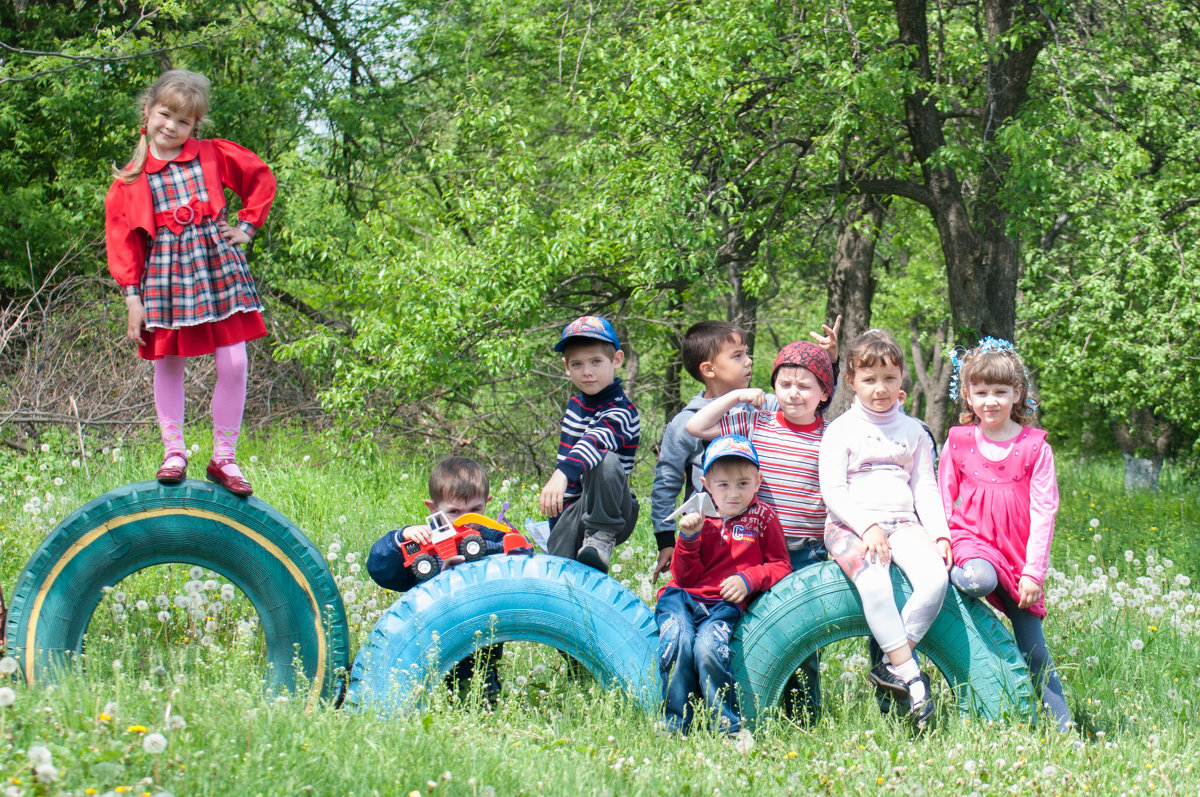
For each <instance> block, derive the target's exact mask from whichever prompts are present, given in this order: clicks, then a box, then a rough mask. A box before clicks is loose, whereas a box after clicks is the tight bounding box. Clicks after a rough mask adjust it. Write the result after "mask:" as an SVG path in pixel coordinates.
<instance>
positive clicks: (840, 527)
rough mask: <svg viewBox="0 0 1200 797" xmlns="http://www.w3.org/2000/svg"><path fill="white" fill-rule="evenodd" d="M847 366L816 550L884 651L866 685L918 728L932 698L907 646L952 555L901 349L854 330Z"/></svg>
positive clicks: (917, 636) (924, 623) (824, 472)
mask: <svg viewBox="0 0 1200 797" xmlns="http://www.w3.org/2000/svg"><path fill="white" fill-rule="evenodd" d="M846 367H847V377H848V378H849V382H850V387H851V389H852V390H853V391H854V404H853V405H852V406H851V407H850V409H849V410H847V411H846V413H845V414H843V415H841V416H840V417H838V418H837V419H836V420H834V421H833V423H831V424H830V425H829V428H828V429H826V431H825V437H824V438H823V440H822V441H821V453H820V479H821V495H822V497H823V498H824V499H825V505H826V506H827V507H828V509H829V519H828V521H827V522H826V526H825V547H826V548H827V549H828V550H829V555H830V556H831V557H832V558H833V559H835V560H836V561H837V563H838V564H839V565H840V566H841V568H842V570H843V571H844V572H845V573H846V575H847V577H849V579H850V580H851V581H852V582H853V583H854V586H855V588H857V589H858V591H859V594H860V595H861V596H862V602H863V614H864V615H866V619H867V624H868V625H869V626H870V628H871V634H872V635H873V636H874V637H875V641H876V642H878V643H879V646H880V648H882V649H883V652H884V654H885V660H884V661H882V662H880V663H879V664H878V665H876V666H875V667H874V668H872V669H871V672H870V679H871V681H872V682H874V683H875V684H876V685H877V686H879V687H880V688H882V689H885V690H888V691H890V692H892V693H893V694H895V695H896V697H898V698H900V699H903V700H907V701H908V702H909V706H910V710H909V719H910V720H911V721H912V722H913V723H914V724H915V725H916V726H918V727H923V726H924V725H925V723H926V722H927V721H928V719H929V717H930V716H931V715H932V714H933V710H934V702H933V697H932V695H931V693H930V688H929V676H928V675H924V674H922V673H921V670H920V665H919V664H918V662H917V658H916V656H915V655H914V654H913V651H914V649H915V648H916V645H917V643H918V642H920V641H921V638H922V637H923V636H924V635H925V632H926V631H928V630H929V627H930V626H931V625H932V624H933V621H934V619H935V618H936V617H937V613H938V611H940V610H941V608H942V600H943V598H945V595H946V584H947V576H946V571H947V570H948V569H949V567H950V565H951V561H952V560H951V554H950V530H949V528H948V527H947V525H946V515H945V512H944V510H943V508H942V501H941V497H940V495H939V494H938V488H937V477H936V476H935V475H934V471H933V444H932V442H931V441H930V439H929V435H927V434H926V433H925V430H924V428H922V426H921V424H920V423H919V422H917V421H916V420H915V419H913V418H910V417H908V416H907V415H905V414H904V413H902V412H901V411H900V403H899V397H900V391H901V380H902V379H903V376H904V353H903V352H902V351H901V349H900V346H899V345H898V344H897V343H896V341H895V339H894V338H893V337H892V336H891V335H890V334H888V333H887V332H884V331H883V330H879V329H871V330H867V331H866V332H864V333H862V334H861V335H859V336H858V338H856V339H855V340H854V342H853V343H852V344H851V346H850V351H849V354H848V356H847V357H846ZM935 540H936V542H935ZM893 562H894V563H895V564H896V565H897V566H898V567H899V568H900V569H901V570H902V571H904V574H905V575H906V576H907V577H908V580H909V583H911V584H912V588H913V592H912V595H911V596H910V597H909V599H908V601H907V602H905V604H904V609H903V611H901V610H900V609H899V608H898V607H897V606H896V600H895V598H894V596H893V594H892V581H891V576H890V575H889V572H888V566H889V565H890V564H891V563H893Z"/></svg>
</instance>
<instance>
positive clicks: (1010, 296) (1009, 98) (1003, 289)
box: [895, 0, 1047, 340]
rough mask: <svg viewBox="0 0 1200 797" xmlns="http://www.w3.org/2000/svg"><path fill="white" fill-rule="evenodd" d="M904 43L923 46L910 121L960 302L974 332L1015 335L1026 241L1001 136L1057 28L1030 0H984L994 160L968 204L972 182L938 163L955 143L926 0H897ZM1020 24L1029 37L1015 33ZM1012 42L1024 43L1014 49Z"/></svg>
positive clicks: (916, 59) (989, 146) (958, 315)
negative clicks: (1011, 229) (1012, 204)
mask: <svg viewBox="0 0 1200 797" xmlns="http://www.w3.org/2000/svg"><path fill="white" fill-rule="evenodd" d="M895 7H896V20H897V23H898V25H899V31H900V36H899V42H900V43H901V44H902V45H904V46H907V47H911V48H913V53H914V55H913V60H912V61H911V63H910V68H911V69H912V70H913V71H914V72H916V73H917V74H918V75H919V77H920V81H919V82H918V83H917V85H918V86H920V88H917V89H916V90H914V91H913V92H911V93H910V94H908V95H907V96H906V97H905V102H904V104H905V126H906V127H907V129H908V135H909V141H910V143H911V145H912V152H913V156H914V158H915V160H916V162H917V163H918V164H920V166H921V173H922V176H923V178H924V186H923V188H924V189H925V190H924V191H923V192H919V193H921V194H923V196H922V197H921V201H922V202H924V204H925V205H926V207H928V209H929V212H930V214H931V215H932V216H933V220H934V223H935V224H936V225H937V229H938V236H939V239H940V241H941V246H942V253H943V256H944V257H945V260H946V277H947V282H948V287H949V296H950V310H951V313H952V315H953V318H954V323H955V326H956V328H957V329H958V330H961V331H963V332H965V333H966V334H967V335H969V336H972V337H974V336H976V335H994V336H996V337H1002V338H1006V339H1008V340H1012V338H1013V333H1014V331H1015V328H1016V297H1017V276H1018V274H1019V270H1020V249H1019V246H1018V242H1017V239H1016V238H1015V237H1013V236H1011V235H1010V234H1009V233H1008V231H1007V227H1008V220H1009V213H1008V210H1007V206H1006V202H1005V197H1006V195H1007V192H1008V191H1009V186H1008V178H1009V168H1010V167H1011V158H1010V157H1009V156H1008V155H1007V154H1006V153H1005V152H1004V150H1003V147H1001V146H999V145H997V143H996V139H997V134H998V132H999V130H1000V128H1001V127H1003V126H1004V124H1005V123H1006V122H1008V121H1010V120H1012V119H1013V118H1015V117H1016V115H1017V113H1018V111H1019V110H1020V109H1021V106H1022V105H1023V104H1024V102H1025V100H1026V99H1027V98H1028V87H1029V81H1030V78H1031V77H1032V74H1033V67H1034V65H1035V64H1036V62H1037V57H1038V54H1039V53H1040V52H1041V49H1042V45H1043V43H1044V41H1045V36H1046V31H1047V27H1046V25H1045V23H1044V19H1043V17H1042V15H1041V13H1040V11H1039V9H1038V7H1037V6H1036V5H1034V4H1033V3H1028V2H1021V1H1020V0H983V10H984V17H985V20H986V27H987V38H988V44H989V47H990V51H991V52H992V53H993V55H992V56H990V60H989V63H988V70H987V95H986V96H987V100H986V102H985V104H984V107H983V109H982V117H981V118H982V119H983V120H984V121H983V129H982V130H981V134H982V147H983V155H984V159H985V161H986V166H985V168H983V169H982V170H980V172H979V174H978V175H975V177H974V179H975V181H976V182H977V184H978V186H979V190H978V193H977V195H976V197H975V199H974V201H973V202H972V203H971V208H970V209H968V205H967V202H966V199H965V197H964V196H963V191H962V184H963V183H962V180H961V179H960V178H959V175H958V174H957V172H956V170H955V169H954V167H953V166H950V165H940V166H934V165H931V164H933V163H935V162H936V160H935V155H936V153H937V151H938V150H939V149H941V148H942V147H944V146H945V143H946V141H945V136H944V133H943V129H942V118H941V114H940V112H939V110H938V105H937V97H935V96H933V95H931V94H930V92H929V91H928V90H927V89H926V88H924V86H926V85H930V84H932V83H933V82H934V79H935V76H934V74H933V70H932V68H931V65H930V57H929V30H928V20H927V18H926V12H927V8H926V3H925V0H895ZM1015 29H1019V30H1020V35H1017V36H1012V35H1011V34H1012V32H1013V31H1014V30H1015ZM1011 41H1015V42H1017V43H1018V45H1019V46H1018V47H1016V48H1014V47H1013V46H1012V44H1011V43H1010V42H1011ZM972 213H973V214H974V221H973V220H972Z"/></svg>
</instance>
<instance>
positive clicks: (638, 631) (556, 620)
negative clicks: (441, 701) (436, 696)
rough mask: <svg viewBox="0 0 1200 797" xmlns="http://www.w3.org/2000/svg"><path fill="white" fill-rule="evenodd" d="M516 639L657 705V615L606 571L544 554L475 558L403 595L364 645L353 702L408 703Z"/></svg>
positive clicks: (387, 707)
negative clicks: (479, 652) (476, 656)
mask: <svg viewBox="0 0 1200 797" xmlns="http://www.w3.org/2000/svg"><path fill="white" fill-rule="evenodd" d="M508 641H525V642H538V643H541V644H544V645H549V646H550V647H553V648H557V649H558V650H561V651H563V652H565V653H568V654H570V655H571V656H573V657H574V658H575V659H578V660H579V661H580V662H581V663H582V664H583V665H584V666H585V667H587V669H588V670H589V671H590V672H591V673H592V674H593V675H595V676H596V677H597V678H598V679H600V680H601V681H602V682H603V683H604V684H605V685H607V686H615V687H621V688H624V689H626V690H628V691H629V692H630V693H631V694H632V695H634V697H635V698H636V699H637V700H638V701H639V702H641V703H642V704H643V705H645V706H646V708H647V709H651V708H653V707H655V706H657V704H658V700H659V696H660V690H659V685H658V665H657V650H658V627H657V626H656V625H655V622H654V614H653V613H652V612H651V611H650V610H649V609H648V608H647V607H646V604H645V603H643V602H642V601H641V600H639V599H638V597H637V596H636V595H634V594H633V593H632V592H630V591H629V590H628V589H626V588H625V587H623V586H622V585H621V584H619V583H617V582H616V581H614V580H613V579H611V578H609V577H608V576H606V575H604V574H602V573H600V572H598V571H596V570H593V569H592V568H590V567H587V566H585V565H581V564H579V563H578V562H574V561H572V560H570V559H564V558H562V557H558V556H545V555H540V554H539V555H535V556H524V555H519V554H516V555H512V556H489V557H487V558H485V559H481V560H479V561H477V562H468V563H467V564H462V565H459V566H458V567H455V568H452V569H450V570H448V571H445V572H443V573H440V574H439V575H438V576H437V577H436V578H433V579H431V580H429V581H427V582H425V583H424V584H420V585H418V586H416V587H414V588H413V589H411V590H409V591H408V592H407V593H405V594H404V596H403V597H402V598H400V600H398V601H396V602H395V603H394V604H392V606H391V607H390V608H389V609H388V610H387V611H386V612H384V613H383V615H382V616H381V617H380V618H379V622H377V623H376V624H375V627H374V628H373V629H372V630H371V633H370V635H369V636H368V638H367V641H366V642H365V643H364V644H363V646H362V648H360V649H359V651H358V655H357V656H356V657H355V659H354V666H353V667H352V668H351V670H350V686H349V689H348V690H347V692H346V704H347V705H349V706H357V707H359V708H369V709H372V710H377V711H380V712H383V713H389V712H393V711H397V710H404V709H406V708H408V707H410V706H411V705H412V704H413V702H414V700H415V694H416V692H415V687H416V686H418V685H420V684H423V683H425V682H427V681H429V680H432V678H433V677H434V676H436V677H437V678H439V679H440V677H441V676H443V675H445V674H446V673H448V672H449V671H450V669H451V668H452V667H453V666H454V665H455V664H456V663H457V662H459V661H461V660H462V659H464V658H466V657H467V656H468V655H470V654H471V653H472V652H473V651H475V650H476V649H478V648H480V647H483V646H485V645H490V644H494V643H497V642H508Z"/></svg>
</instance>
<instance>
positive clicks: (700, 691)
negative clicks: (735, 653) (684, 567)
mask: <svg viewBox="0 0 1200 797" xmlns="http://www.w3.org/2000/svg"><path fill="white" fill-rule="evenodd" d="M741 619H742V610H741V609H739V608H738V607H737V606H734V605H733V604H731V603H725V602H721V603H716V604H706V603H700V602H699V601H697V600H696V599H695V598H693V597H692V596H691V595H690V594H688V593H687V592H686V591H685V590H682V589H680V588H679V587H667V589H666V591H665V592H663V594H662V597H661V598H659V599H658V605H657V607H656V608H655V610H654V620H655V622H657V623H658V669H659V672H660V674H661V675H662V697H663V710H664V714H665V715H666V723H667V728H669V729H670V730H672V731H681V732H686V731H687V730H688V729H689V728H690V727H691V724H692V705H691V702H690V700H689V698H691V697H692V696H695V695H698V696H700V697H702V698H704V703H705V705H707V706H708V707H709V709H711V710H712V715H713V720H714V721H715V722H716V723H717V724H718V726H719V727H720V729H721V730H722V731H725V732H726V733H736V732H737V731H739V730H741V728H742V718H741V717H739V716H738V713H737V696H736V695H735V693H734V686H733V669H732V666H731V663H730V652H729V640H730V638H731V637H732V636H733V629H734V628H736V627H737V624H738V621H740V620H741Z"/></svg>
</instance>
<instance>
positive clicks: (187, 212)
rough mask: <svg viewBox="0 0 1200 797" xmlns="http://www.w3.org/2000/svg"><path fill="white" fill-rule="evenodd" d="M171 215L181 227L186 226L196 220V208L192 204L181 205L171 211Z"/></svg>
mask: <svg viewBox="0 0 1200 797" xmlns="http://www.w3.org/2000/svg"><path fill="white" fill-rule="evenodd" d="M171 217H172V218H174V219H175V223H176V224H178V225H179V226H180V227H186V226H188V225H189V224H191V223H192V222H193V221H195V220H196V210H195V209H194V208H193V207H192V206H191V205H180V206H179V207H177V208H175V209H174V210H173V211H171Z"/></svg>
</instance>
